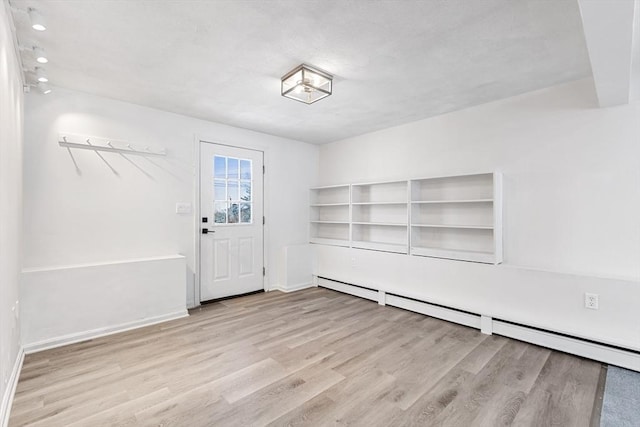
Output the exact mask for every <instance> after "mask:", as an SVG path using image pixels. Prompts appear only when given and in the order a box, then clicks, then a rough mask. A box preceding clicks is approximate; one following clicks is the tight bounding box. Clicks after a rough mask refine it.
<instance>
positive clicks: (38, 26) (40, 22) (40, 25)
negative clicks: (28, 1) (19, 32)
mask: <svg viewBox="0 0 640 427" xmlns="http://www.w3.org/2000/svg"><path fill="white" fill-rule="evenodd" d="M27 13H29V19H31V28H33V29H34V30H36V31H44V30H46V29H47V25H46V24H45V22H44V18H43V17H42V15H40V12H38V11H37V10H35V9H33V8H31V7H30V8H29V9H28V10H27Z"/></svg>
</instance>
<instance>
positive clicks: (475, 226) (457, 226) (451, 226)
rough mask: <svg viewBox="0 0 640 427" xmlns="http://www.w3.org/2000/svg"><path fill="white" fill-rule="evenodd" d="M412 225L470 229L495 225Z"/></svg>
mask: <svg viewBox="0 0 640 427" xmlns="http://www.w3.org/2000/svg"><path fill="white" fill-rule="evenodd" d="M411 226H412V227H426V228H463V229H468V230H493V227H492V226H490V225H453V224H411Z"/></svg>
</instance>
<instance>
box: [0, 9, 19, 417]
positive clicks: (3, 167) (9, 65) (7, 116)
mask: <svg viewBox="0 0 640 427" xmlns="http://www.w3.org/2000/svg"><path fill="white" fill-rule="evenodd" d="M5 5H6V3H5V2H3V3H2V4H0V396H1V397H2V407H1V409H0V423H1V422H2V421H3V418H4V417H5V416H6V411H7V405H8V402H9V399H10V395H11V386H12V384H11V381H12V378H11V376H12V373H13V374H14V375H15V371H16V368H15V366H16V361H17V360H18V356H19V352H20V328H19V325H18V315H19V304H18V295H19V288H18V286H19V278H20V267H21V264H22V260H21V252H22V248H21V245H20V230H21V223H22V114H23V95H22V76H21V73H22V71H21V68H22V67H21V65H20V62H19V61H18V58H17V55H16V52H15V49H14V45H13V36H12V34H11V30H10V29H11V23H10V20H9V17H8V12H7V10H6V8H5Z"/></svg>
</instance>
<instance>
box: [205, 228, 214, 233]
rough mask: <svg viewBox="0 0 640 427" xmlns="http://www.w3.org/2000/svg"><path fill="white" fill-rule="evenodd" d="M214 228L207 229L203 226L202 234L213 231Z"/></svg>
mask: <svg viewBox="0 0 640 427" xmlns="http://www.w3.org/2000/svg"><path fill="white" fill-rule="evenodd" d="M215 232H216V230H209V229H208V228H203V229H202V234H209V233H215Z"/></svg>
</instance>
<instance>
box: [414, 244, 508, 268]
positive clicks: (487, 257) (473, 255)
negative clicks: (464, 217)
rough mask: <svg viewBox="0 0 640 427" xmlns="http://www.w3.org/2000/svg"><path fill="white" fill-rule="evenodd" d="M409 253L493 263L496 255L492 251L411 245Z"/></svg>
mask: <svg viewBox="0 0 640 427" xmlns="http://www.w3.org/2000/svg"><path fill="white" fill-rule="evenodd" d="M411 255H418V256H426V257H432V258H445V259H456V260H460V261H472V262H482V263H487V264H493V263H495V260H496V256H495V254H493V253H492V252H480V251H465V250H456V249H447V248H425V247H412V248H411Z"/></svg>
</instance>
